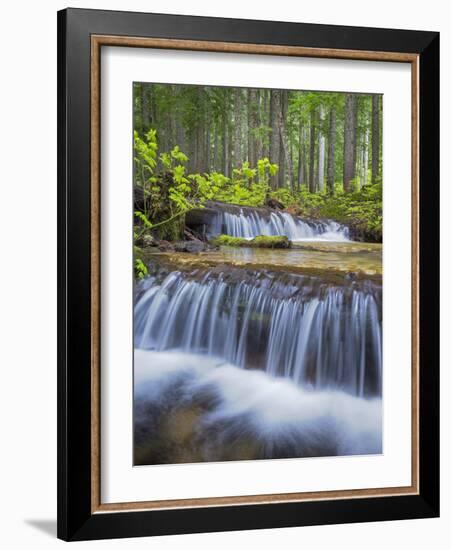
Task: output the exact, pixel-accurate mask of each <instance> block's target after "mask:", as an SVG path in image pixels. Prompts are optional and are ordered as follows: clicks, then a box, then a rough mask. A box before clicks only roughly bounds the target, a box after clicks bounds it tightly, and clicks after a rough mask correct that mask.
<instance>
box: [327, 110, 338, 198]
mask: <svg viewBox="0 0 451 550" xmlns="http://www.w3.org/2000/svg"><path fill="white" fill-rule="evenodd" d="M336 128H337V113H336V110H335V107H334V106H332V107H331V108H330V113H329V147H328V151H327V191H328V192H329V193H330V194H331V195H333V194H334V185H335V140H336V134H337V132H336Z"/></svg>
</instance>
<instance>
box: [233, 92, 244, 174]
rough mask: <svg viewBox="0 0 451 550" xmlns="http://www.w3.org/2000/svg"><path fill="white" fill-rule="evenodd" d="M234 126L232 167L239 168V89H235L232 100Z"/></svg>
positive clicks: (241, 162) (240, 133)
mask: <svg viewBox="0 0 451 550" xmlns="http://www.w3.org/2000/svg"><path fill="white" fill-rule="evenodd" d="M234 119H235V120H234V124H235V136H234V147H233V165H234V168H241V165H242V164H243V159H242V157H241V140H242V139H243V138H242V132H241V88H235V98H234Z"/></svg>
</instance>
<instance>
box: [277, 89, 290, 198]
mask: <svg viewBox="0 0 451 550" xmlns="http://www.w3.org/2000/svg"><path fill="white" fill-rule="evenodd" d="M281 100H282V101H281V106H282V108H281V109H280V110H279V118H278V126H279V133H280V140H281V144H282V148H281V153H282V156H283V157H282V158H283V168H284V169H283V171H282V170H281V171H280V172H281V173H280V176H281V177H280V178H279V187H283V186H284V185H285V171H286V175H287V177H288V185H289V187H290V189H293V164H292V161H291V152H290V145H289V143H288V133H287V125H286V119H287V114H288V91H287V90H282V92H281Z"/></svg>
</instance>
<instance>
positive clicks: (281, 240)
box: [213, 235, 291, 248]
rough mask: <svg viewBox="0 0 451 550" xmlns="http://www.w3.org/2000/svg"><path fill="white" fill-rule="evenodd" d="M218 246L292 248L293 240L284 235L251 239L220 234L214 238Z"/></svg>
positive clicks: (261, 236)
mask: <svg viewBox="0 0 451 550" xmlns="http://www.w3.org/2000/svg"><path fill="white" fill-rule="evenodd" d="M213 243H214V244H215V245H218V246H247V247H251V248H291V241H290V240H289V239H288V237H285V236H284V235H281V236H279V235H277V236H272V237H267V236H265V235H260V236H258V237H254V238H253V239H251V240H248V239H243V238H242V237H231V236H230V235H219V237H216V238H215V239H214V240H213Z"/></svg>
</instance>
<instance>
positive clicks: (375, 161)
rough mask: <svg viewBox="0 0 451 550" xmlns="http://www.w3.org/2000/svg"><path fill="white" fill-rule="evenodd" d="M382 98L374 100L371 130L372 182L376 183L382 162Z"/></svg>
mask: <svg viewBox="0 0 451 550" xmlns="http://www.w3.org/2000/svg"><path fill="white" fill-rule="evenodd" d="M379 113H380V96H379V95H373V98H372V128H371V182H372V183H376V181H377V179H378V178H379V161H380V145H379V143H380V121H379Z"/></svg>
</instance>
